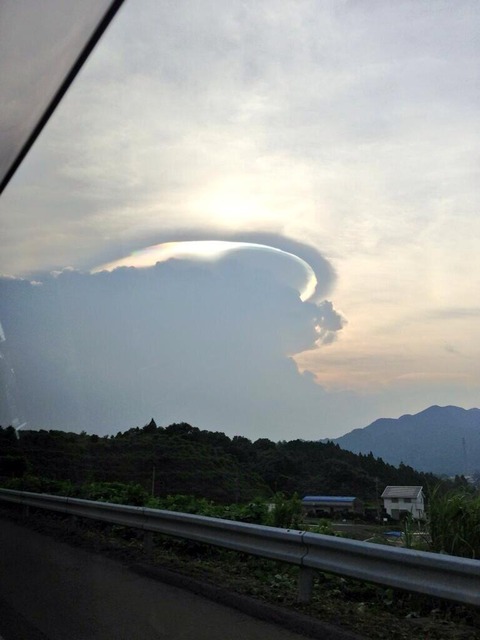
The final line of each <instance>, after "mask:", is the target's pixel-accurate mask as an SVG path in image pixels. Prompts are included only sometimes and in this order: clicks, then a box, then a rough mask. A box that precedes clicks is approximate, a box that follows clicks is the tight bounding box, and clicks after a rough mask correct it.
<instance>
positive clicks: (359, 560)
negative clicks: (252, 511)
mask: <svg viewBox="0 0 480 640" xmlns="http://www.w3.org/2000/svg"><path fill="white" fill-rule="evenodd" d="M0 500H3V501H7V502H14V503H18V504H21V505H24V506H25V507H26V508H28V507H37V508H40V509H48V510H50V511H57V512H60V513H64V514H66V515H70V516H79V517H83V518H90V519H93V520H100V521H103V522H108V523H111V524H118V525H123V526H126V527H133V528H136V529H141V530H143V531H145V532H146V543H147V545H148V541H149V540H150V542H151V533H150V532H156V533H162V534H165V535H169V536H175V537H179V538H185V539H188V540H194V541H197V542H204V543H207V544H211V545H214V546H218V547H224V548H227V549H232V550H235V551H241V552H244V553H248V554H252V555H256V556H260V557H262V558H270V559H273V560H280V561H283V562H287V563H289V564H294V565H297V566H299V567H300V569H301V571H300V579H299V600H300V601H303V602H307V601H309V600H310V598H311V592H312V586H313V576H314V570H320V571H325V572H328V573H334V574H338V575H342V576H347V577H351V578H358V579H360V580H364V581H367V582H373V583H376V584H381V585H386V586H389V587H393V588H396V589H405V590H408V591H414V592H417V593H423V594H427V595H430V596H435V597H439V598H445V599H447V600H454V601H456V602H461V603H463V604H472V605H475V606H480V561H477V560H470V559H468V558H458V557H456V556H447V555H440V554H436V553H427V552H425V551H414V550H411V549H401V548H397V547H388V546H386V545H378V544H371V543H369V542H359V541H357V540H348V539H345V538H336V537H333V536H326V535H322V534H316V533H308V532H305V531H294V530H290V529H277V528H275V527H266V526H263V525H256V524H248V523H244V522H235V521H231V520H221V519H219V518H209V517H206V516H198V515H192V514H187V513H178V512H175V511H164V510H159V509H149V508H146V507H132V506H128V505H118V504H111V503H108V502H93V501H90V500H80V499H77V498H66V497H62V496H52V495H47V494H38V493H29V492H25V491H12V490H9V489H0ZM148 536H150V538H149V537H148Z"/></svg>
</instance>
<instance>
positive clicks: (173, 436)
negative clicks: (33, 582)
mask: <svg viewBox="0 0 480 640" xmlns="http://www.w3.org/2000/svg"><path fill="white" fill-rule="evenodd" d="M387 484H415V485H418V484H420V485H423V486H424V488H425V489H426V490H427V497H428V518H427V520H426V521H425V522H423V523H417V522H416V521H414V520H412V519H411V518H405V519H404V521H403V522H401V523H398V524H397V525H395V524H393V523H388V524H387V525H385V524H384V523H380V522H379V521H378V520H377V521H376V520H375V518H374V517H372V515H371V514H375V513H376V512H377V508H378V493H379V491H378V487H379V486H380V487H382V485H387ZM0 485H1V486H3V487H5V488H11V489H19V490H25V491H33V492H39V493H51V494H57V495H64V496H71V497H77V498H84V499H88V500H98V501H102V502H113V503H118V504H130V505H134V506H148V507H152V508H158V509H168V510H173V511H181V512H185V513H196V514H200V515H205V516H210V517H217V518H225V519H230V520H237V521H241V522H251V523H258V524H263V525H268V526H275V527H286V528H297V529H303V530H309V531H312V532H314V533H321V534H326V535H342V536H347V537H353V538H356V539H359V540H369V541H370V542H372V543H380V544H395V545H403V546H405V547H408V548H412V549H422V550H427V551H434V552H438V553H449V554H455V555H461V556H465V557H470V558H479V557H480V555H479V554H480V498H479V495H478V493H475V492H474V491H473V490H471V489H469V488H468V485H467V484H466V482H465V481H464V479H463V478H461V477H457V478H456V479H455V480H454V481H445V480H443V481H440V480H439V479H438V478H435V477H434V476H432V475H430V474H420V473H418V472H416V471H415V470H413V469H411V468H410V467H406V466H405V465H401V466H400V467H399V468H395V467H392V466H391V465H387V464H385V463H384V462H383V461H382V460H381V459H377V458H374V457H373V456H372V455H371V454H370V455H369V456H356V455H355V454H352V453H350V452H346V451H342V450H341V449H339V447H338V446H337V445H333V444H331V443H330V444H328V443H327V444H325V443H319V442H303V441H300V440H296V441H292V442H281V443H273V442H271V441H269V440H265V439H261V440H257V441H256V442H253V443H252V442H250V441H249V440H247V439H246V438H241V437H234V438H228V437H227V436H226V435H225V434H222V433H211V432H206V431H200V430H198V429H195V428H194V427H190V426H189V425H185V424H180V425H171V426H170V427H166V428H162V427H157V425H156V424H155V423H154V422H153V421H152V422H151V423H150V424H149V425H147V426H146V427H144V428H142V429H139V428H135V429H131V430H129V431H127V432H125V433H119V434H117V435H116V436H114V437H105V438H99V437H98V436H89V435H87V434H68V433H64V432H59V431H38V432H25V433H23V434H21V436H20V439H18V438H17V437H16V435H15V432H14V430H13V429H9V428H7V429H2V428H1V427H0ZM432 487H434V488H433V489H432ZM307 493H310V494H312V493H322V494H331V495H355V496H357V497H359V498H361V499H363V500H364V501H365V503H366V504H367V506H370V507H371V510H370V517H367V518H363V519H360V518H356V519H355V520H354V519H352V518H353V516H351V515H350V516H347V514H344V516H345V518H343V517H340V519H339V520H331V519H328V518H321V519H319V518H307V517H306V516H305V514H303V513H302V508H301V500H300V497H299V496H301V495H304V494H307ZM2 509H3V510H4V512H8V513H9V516H10V517H11V516H12V514H13V517H18V518H21V515H20V514H17V515H15V509H14V508H12V507H8V506H2ZM347 518H349V519H348V520H347ZM27 524H28V526H34V527H36V528H39V529H40V530H42V531H45V532H48V533H53V534H54V535H57V536H59V537H60V538H61V539H63V540H66V541H68V542H73V543H75V544H80V545H82V546H87V547H90V548H93V549H95V550H96V551H101V552H103V553H108V554H113V555H115V556H116V557H119V558H121V559H124V560H127V561H128V562H141V561H144V555H143V545H142V538H141V536H140V535H139V534H138V533H137V532H135V531H133V530H131V529H125V528H123V527H119V526H112V525H107V524H105V523H93V522H89V521H88V520H85V521H83V520H82V519H79V520H78V522H77V524H76V526H75V527H74V528H73V529H72V527H71V526H70V525H69V523H68V521H66V520H65V519H64V517H63V516H61V515H58V514H56V515H55V514H53V515H52V514H46V513H43V512H40V511H39V512H36V513H35V518H32V519H30V520H28V522H27ZM392 529H396V530H397V531H396V534H397V535H395V536H393V537H389V536H387V535H386V534H387V533H388V531H389V530H392ZM153 562H154V564H156V565H157V566H161V567H167V568H169V569H171V570H174V571H176V572H182V573H185V574H188V575H193V576H195V577H197V578H198V579H200V580H203V581H207V582H211V583H213V584H218V585H222V586H223V587H225V588H228V589H232V590H234V591H236V592H238V593H241V594H244V595H249V596H253V597H255V598H259V599H260V600H265V601H268V602H271V603H274V604H277V605H281V606H284V607H289V608H292V609H295V610H298V611H301V612H303V613H307V614H309V615H312V616H316V617H318V618H320V619H322V620H324V621H327V622H330V623H332V624H337V625H341V626H344V627H345V628H349V629H351V630H354V631H356V632H357V633H359V634H362V635H364V636H365V637H367V638H372V639H379V640H380V639H386V638H391V639H393V640H395V639H398V640H400V639H406V638H408V639H411V640H420V639H425V638H428V639H429V640H442V639H445V640H446V639H447V638H448V639H450V638H453V639H457V640H480V632H479V631H478V629H479V628H480V613H479V611H478V610H476V609H474V608H470V607H463V606H459V605H455V604H451V603H448V602H444V601H443V602H442V601H439V600H436V599H432V598H428V597H423V596H419V595H415V594H411V593H405V592H399V591H394V590H392V589H387V588H382V587H378V586H374V585H370V584H366V583H364V582H361V581H355V580H350V579H345V578H342V577H338V576H333V575H329V574H324V573H321V572H318V573H317V575H316V578H315V587H314V598H313V601H312V603H311V604H309V605H299V604H298V603H296V589H297V587H296V581H297V575H298V568H296V567H292V566H288V565H283V564H282V563H278V562H273V561H269V560H263V559H259V558H252V557H249V556H245V555H243V554H238V553H234V552H231V551H227V550H222V549H215V548H213V547H209V546H205V545H202V544H199V543H194V542H189V541H182V540H176V539H173V538H168V537H164V536H160V535H155V547H154V556H153Z"/></svg>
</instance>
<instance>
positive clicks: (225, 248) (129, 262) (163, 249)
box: [92, 240, 317, 301]
mask: <svg viewBox="0 0 480 640" xmlns="http://www.w3.org/2000/svg"><path fill="white" fill-rule="evenodd" d="M242 249H257V250H259V251H266V252H271V253H276V254H281V255H284V256H286V257H288V258H290V259H292V260H293V261H294V262H296V263H297V264H299V265H301V266H302V268H303V270H304V272H305V281H304V283H303V284H302V287H301V289H300V290H299V293H300V299H301V300H302V301H305V300H308V299H309V298H310V297H311V296H312V295H313V294H314V292H315V288H316V286H317V278H316V276H315V273H314V271H313V269H312V267H311V266H310V265H309V264H308V263H307V262H305V260H303V259H302V258H299V257H298V256H296V255H295V254H293V253H289V252H288V251H283V250H282V249H277V248H276V247H270V246H268V245H264V244H256V243H252V242H228V241H225V240H193V241H185V242H164V243H162V244H157V245H153V246H151V247H147V248H146V249H141V250H140V251H134V252H133V253H132V254H131V255H129V256H126V257H125V258H121V259H120V260H114V261H113V262H109V263H107V264H103V265H100V266H99V267H96V268H95V269H93V270H92V273H98V272H99V271H113V270H114V269H118V268H119V267H136V268H142V267H151V266H153V265H155V264H157V262H166V261H167V260H171V259H172V258H177V259H179V258H180V259H181V258H186V259H191V260H212V261H214V260H218V259H219V258H221V257H223V256H224V255H226V254H227V253H229V252H231V251H239V250H242Z"/></svg>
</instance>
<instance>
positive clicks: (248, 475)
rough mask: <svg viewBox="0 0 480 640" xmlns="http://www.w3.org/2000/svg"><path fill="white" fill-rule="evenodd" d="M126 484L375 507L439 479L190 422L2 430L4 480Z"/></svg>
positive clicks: (331, 448) (216, 496) (163, 492)
mask: <svg viewBox="0 0 480 640" xmlns="http://www.w3.org/2000/svg"><path fill="white" fill-rule="evenodd" d="M22 476H37V477H42V478H49V479H51V480H69V481H70V482H72V483H73V484H84V483H87V482H122V483H135V484H139V485H141V486H142V487H143V488H144V489H145V490H146V491H148V492H149V493H153V494H154V495H155V496H158V497H164V496H167V495H173V494H184V495H192V496H196V497H203V498H207V499H209V500H214V501H216V502H221V503H232V502H244V501H248V500H252V499H254V498H260V497H261V498H268V497H269V496H271V495H273V494H275V493H277V492H284V493H286V494H290V495H291V494H293V493H294V492H297V493H298V494H299V495H300V496H302V495H305V494H321V495H326V494H328V495H353V496H356V497H359V498H361V499H363V500H367V501H374V500H375V498H376V497H378V496H379V495H380V494H381V492H382V491H383V489H384V487H385V486H386V485H388V484H398V485H423V486H424V487H425V488H428V487H429V486H433V485H434V484H437V483H438V478H436V477H435V476H433V475H432V474H426V473H420V472H417V471H415V470H414V469H412V468H411V467H409V466H406V465H404V464H400V466H399V467H398V468H397V467H394V466H392V465H389V464H386V463H385V462H384V461H383V460H382V459H380V458H375V457H374V456H373V455H372V454H371V453H370V454H368V455H361V454H360V455H357V454H354V453H351V452H349V451H345V450H343V449H341V448H340V447H339V446H338V445H336V444H334V443H322V442H310V441H304V440H292V441H289V442H285V441H282V442H277V443H275V442H272V441H270V440H268V439H266V438H260V439H258V440H256V441H254V442H251V441H250V440H248V439H247V438H244V437H242V436H234V437H232V438H230V437H228V436H227V435H225V434H224V433H221V432H212V431H204V430H200V429H198V428H196V427H192V426H190V425H189V424H186V423H180V424H171V425H170V426H167V427H160V426H157V425H156V423H155V421H154V420H153V419H152V420H151V422H150V423H149V424H148V425H146V426H145V427H143V428H139V427H136V428H133V429H129V430H128V431H125V432H123V433H122V432H119V433H117V435H115V436H104V437H100V436H97V435H88V434H86V433H84V432H83V433H80V434H78V433H68V432H65V431H53V430H51V431H46V430H39V431H20V432H18V434H17V432H16V431H15V430H14V429H13V428H12V427H7V428H1V427H0V477H3V478H5V479H6V478H15V477H16V478H21V477H22Z"/></svg>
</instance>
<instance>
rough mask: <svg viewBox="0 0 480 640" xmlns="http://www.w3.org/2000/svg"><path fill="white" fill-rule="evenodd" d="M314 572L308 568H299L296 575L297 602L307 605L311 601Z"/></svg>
mask: <svg viewBox="0 0 480 640" xmlns="http://www.w3.org/2000/svg"><path fill="white" fill-rule="evenodd" d="M313 576H314V570H313V569H311V568H310V567H300V573H299V574H298V593H297V602H300V603H302V604H308V603H309V602H311V601H312V592H313Z"/></svg>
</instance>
